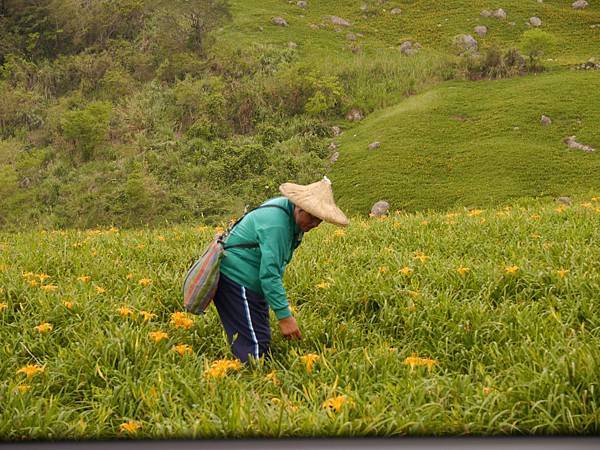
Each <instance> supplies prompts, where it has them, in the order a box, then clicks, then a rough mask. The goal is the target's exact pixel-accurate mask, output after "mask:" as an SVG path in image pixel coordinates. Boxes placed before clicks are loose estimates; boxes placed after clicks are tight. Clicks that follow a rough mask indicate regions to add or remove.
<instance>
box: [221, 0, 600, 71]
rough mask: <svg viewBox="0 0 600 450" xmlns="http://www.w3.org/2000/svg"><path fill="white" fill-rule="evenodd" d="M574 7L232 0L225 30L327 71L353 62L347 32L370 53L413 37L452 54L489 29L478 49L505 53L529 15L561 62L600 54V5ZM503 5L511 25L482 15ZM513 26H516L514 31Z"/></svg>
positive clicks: (432, 0)
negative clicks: (290, 48)
mask: <svg viewBox="0 0 600 450" xmlns="http://www.w3.org/2000/svg"><path fill="white" fill-rule="evenodd" d="M570 3H571V2H565V1H563V0H546V1H544V3H541V4H540V3H537V1H535V0H527V1H523V0H506V1H504V2H502V3H501V5H500V4H497V3H494V2H490V1H465V0H449V1H443V2H442V1H439V0H423V1H418V0H414V1H398V0H392V1H390V2H387V3H385V4H383V5H379V3H378V2H376V1H370V2H368V1H365V2H357V1H354V0H338V1H331V0H329V1H312V2H310V1H309V7H308V8H307V9H301V8H298V7H297V6H296V2H295V1H294V2H291V3H288V2H287V1H285V0H260V1H257V0H250V1H248V0H231V2H230V4H231V9H232V14H233V21H232V23H231V24H229V25H227V26H226V27H225V28H224V29H223V30H222V31H221V37H222V38H225V40H226V41H228V42H230V43H234V42H235V43H236V44H238V45H251V44H253V43H279V44H286V43H287V42H289V41H294V42H296V43H297V44H298V45H299V48H300V51H301V52H302V54H303V56H304V58H306V59H309V60H311V61H313V62H314V63H316V64H323V65H327V64H331V63H332V61H335V60H336V59H337V58H340V59H342V60H344V59H348V58H350V57H351V55H352V54H351V53H350V52H349V51H345V52H343V53H342V54H340V53H339V52H340V50H342V49H344V48H345V47H346V43H347V41H346V38H345V36H346V32H347V31H352V32H355V33H362V34H363V35H364V37H363V38H359V39H358V42H359V43H360V44H361V45H362V46H363V47H364V49H365V51H367V52H369V51H373V50H376V49H382V48H383V49H389V48H390V47H394V46H397V45H399V44H400V43H401V42H402V41H404V40H406V39H415V40H417V41H418V42H420V43H421V44H422V45H424V46H425V47H428V48H432V49H436V50H438V51H440V52H446V51H449V50H450V47H451V42H452V38H453V36H455V35H457V34H461V33H470V34H473V28H474V27H475V26H476V25H486V26H487V27H488V29H489V31H488V35H487V36H486V37H485V38H483V39H480V43H481V45H484V46H485V45H489V44H494V43H495V44H498V45H500V46H502V47H508V46H514V45H516V44H517V43H518V41H519V39H520V36H521V34H522V33H523V31H525V30H527V29H529V28H530V27H529V26H528V25H527V21H528V19H529V17H531V16H534V15H537V16H538V17H540V18H541V19H542V21H543V25H542V29H544V30H546V31H549V32H551V33H552V34H554V35H555V36H556V37H557V46H558V47H559V48H560V51H558V52H556V55H553V56H554V57H555V58H556V60H557V61H559V62H560V63H573V62H578V61H584V60H587V58H589V57H591V56H594V55H595V56H600V54H598V52H599V51H600V49H599V48H598V39H599V38H600V28H598V27H596V28H590V25H595V24H600V6H598V5H592V6H589V7H588V8H587V9H585V10H582V11H576V10H573V9H572V8H571V6H570ZM362 4H369V6H370V9H369V12H368V14H366V15H365V14H363V12H361V10H360V6H361V5H362ZM394 7H400V8H401V9H402V14H400V15H392V14H390V13H389V11H390V10H391V9H392V8H394ZM499 7H502V8H503V9H504V10H505V11H506V12H507V14H508V18H507V20H505V21H500V20H498V19H495V18H486V17H481V16H480V12H481V11H482V10H483V9H488V10H494V9H496V8H499ZM384 10H385V12H384ZM328 15H337V16H340V17H343V18H345V19H347V20H349V21H350V22H351V23H352V26H351V27H349V28H344V27H342V28H343V30H342V32H339V33H336V32H335V28H336V27H334V26H333V25H332V24H331V23H330V22H329V21H328V20H327V19H326V16H328ZM274 16H281V17H284V18H285V19H286V20H287V21H288V23H289V27H277V26H275V25H272V24H271V23H270V20H271V18H272V17H274ZM511 22H514V23H515V24H514V25H511ZM310 24H317V25H320V28H319V29H318V30H314V29H311V28H310V26H309V25H310ZM438 24H439V25H440V26H438ZM260 27H262V28H263V29H262V31H261V29H260Z"/></svg>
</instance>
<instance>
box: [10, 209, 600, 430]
mask: <svg viewBox="0 0 600 450" xmlns="http://www.w3.org/2000/svg"><path fill="white" fill-rule="evenodd" d="M598 230H600V198H599V197H596V198H586V199H585V202H582V203H579V202H578V203H577V204H576V205H574V206H573V207H571V208H566V209H565V210H562V209H558V210H557V209H555V206H554V205H553V204H552V202H531V203H529V204H526V205H525V204H524V207H513V208H508V209H502V210H487V211H477V212H470V213H466V212H464V211H463V212H459V213H457V214H452V215H445V214H439V213H436V214H421V213H419V214H411V215H398V216H393V217H392V218H389V219H386V220H364V219H362V220H361V219H359V218H354V219H353V220H352V223H351V225H350V227H349V228H348V229H346V230H335V229H334V227H333V226H331V225H323V226H321V227H319V228H317V229H316V230H314V231H311V232H310V233H309V234H307V235H306V236H305V241H304V242H303V244H302V246H301V247H300V248H299V249H298V251H297V254H296V255H295V257H294V260H293V261H292V263H291V264H290V266H289V268H288V271H287V273H286V279H285V284H286V286H287V287H288V294H289V298H290V301H291V303H292V305H293V306H294V307H295V309H296V311H297V312H296V317H297V319H298V322H299V325H300V327H301V330H302V331H303V334H304V340H302V341H301V342H287V341H285V340H284V339H282V338H281V336H280V334H279V332H278V331H277V325H276V323H275V322H274V321H273V323H272V327H273V329H274V331H273V350H274V353H275V357H274V358H273V360H272V361H270V362H268V363H266V364H265V367H263V368H262V369H257V370H250V369H247V370H242V371H240V372H234V373H231V374H229V375H228V376H226V377H224V378H222V379H212V378H210V377H208V376H207V375H206V373H205V370H206V369H207V368H208V366H209V365H210V364H211V363H212V362H213V361H214V360H216V359H220V358H224V357H229V356H230V354H229V350H228V349H227V346H226V344H225V342H224V339H223V338H222V335H221V327H220V325H219V320H218V317H217V314H216V312H215V310H214V308H213V307H212V306H211V308H210V310H209V311H208V313H207V314H206V315H205V316H204V317H199V318H196V320H195V323H194V325H193V327H192V328H191V329H189V330H185V329H181V328H179V329H177V328H174V326H173V324H172V323H171V314H172V313H173V312H174V311H178V310H181V294H180V292H181V291H180V287H181V280H182V278H181V277H182V276H183V273H184V271H185V268H186V266H187V261H188V259H189V258H191V257H193V256H195V255H197V252H198V251H199V250H200V248H201V247H202V246H203V245H204V244H205V243H206V242H208V241H209V239H210V238H211V236H212V234H213V232H214V231H213V229H212V228H207V227H204V228H203V229H202V230H201V231H199V230H198V228H191V227H175V228H168V229H162V230H138V231H120V232H119V231H108V230H102V231H100V230H89V231H76V230H70V231H68V232H51V233H39V232H33V231H27V232H23V233H15V234H6V233H0V250H1V251H0V304H2V306H0V341H1V342H3V345H2V346H0V404H2V406H3V408H0V439H19V438H22V437H26V438H29V439H31V438H54V439H60V438H94V437H95V438H98V437H105V438H111V437H116V436H122V435H123V434H125V433H120V432H119V426H120V425H121V424H122V423H124V422H126V421H130V420H134V421H136V422H139V424H140V425H141V429H139V430H138V432H137V434H136V435H137V436H138V437H153V438H158V437H163V438H165V437H186V436H187V437H191V436H195V437H242V436H245V437H249V436H273V437H277V436H279V437H282V436H314V435H320V436H335V435H343V436H360V435H388V436H389V435H398V434H423V433H426V434H431V433H439V434H445V433H452V434H462V433H469V434H480V433H484V434H493V433H500V434H510V433H536V434H537V433H542V434H550V433H569V434H571V433H596V434H597V433H598V432H599V431H600V416H599V415H598V406H599V404H600V394H599V393H600V390H599V385H598V370H600V366H599V362H600V334H599V331H600V317H599V309H598V306H599V304H598V295H597V293H598V289H600V248H599V247H598V246H593V245H589V243H590V242H594V241H597V240H598V233H599V231H598ZM33 247H35V249H36V251H35V252H32V251H30V250H31V248H33ZM513 266H516V268H514V267H513ZM507 267H510V268H512V269H511V270H512V271H513V273H509V272H508V271H507ZM459 268H462V269H461V270H462V274H461V272H459V271H458V269H459ZM27 272H33V273H32V274H30V275H27ZM41 273H44V274H46V275H47V276H48V277H49V278H46V279H44V280H43V284H44V285H46V286H49V285H53V286H56V290H46V291H44V290H43V289H41V288H40V285H39V281H40V280H41V277H39V276H38V275H39V274H41ZM82 275H86V276H89V277H90V279H89V280H87V279H81V278H79V277H81V276H82ZM144 278H146V279H149V280H151V281H150V284H148V285H146V286H144V285H142V284H141V283H140V280H142V279H144ZM30 282H31V283H30ZM32 284H33V285H32ZM97 287H102V288H104V289H105V292H98V290H97V289H96V288H97ZM64 301H70V302H72V305H70V306H71V309H68V308H67V307H66V306H65V304H64V303H63V302H64ZM120 307H127V308H130V310H131V311H132V313H131V315H129V316H127V315H126V314H127V310H125V312H124V311H123V310H121V312H120V311H119V308H120ZM141 311H148V312H151V313H153V314H156V316H155V317H153V318H151V319H149V320H144V318H143V317H142V316H141V314H140V312H141ZM123 314H125V315H123ZM43 322H48V323H50V324H52V326H53V329H52V330H51V331H48V332H46V333H40V332H38V331H36V330H35V328H34V327H36V326H38V325H39V324H40V323H43ZM155 331H164V332H166V333H167V334H168V336H167V337H166V338H165V339H164V340H162V341H161V342H159V343H154V342H153V341H152V340H151V339H150V336H149V333H150V332H155ZM175 344H187V345H189V346H191V348H192V352H191V354H189V355H185V356H183V357H182V356H180V355H178V354H176V353H175V352H174V351H173V346H174V345H175ZM309 353H314V354H316V355H317V356H318V360H317V361H316V362H315V365H314V370H313V371H312V372H310V373H308V372H307V370H306V369H305V366H304V364H303V362H302V359H301V357H302V356H303V355H306V354H309ZM413 354H415V355H417V356H419V357H422V358H431V359H432V360H434V361H435V364H434V365H433V366H432V368H431V370H427V369H426V368H424V367H416V368H414V369H411V368H410V367H408V366H407V364H406V358H407V357H410V356H411V355H413ZM34 363H37V364H39V365H42V366H44V367H45V370H44V373H42V374H39V375H36V376H34V377H32V378H29V379H27V378H25V376H24V375H23V374H19V373H16V372H17V370H18V369H19V368H21V367H23V366H25V365H26V364H34ZM270 371H274V372H275V374H276V380H277V381H274V380H273V378H271V379H269V378H267V374H268V373H269V372H270ZM19 386H20V387H19ZM20 389H21V391H20ZM338 395H345V396H347V399H348V400H349V401H350V402H348V403H347V404H345V405H343V407H342V408H341V410H340V411H339V412H337V413H336V412H329V413H328V412H327V411H326V410H324V408H323V407H322V403H323V402H324V401H326V400H327V399H328V398H331V397H335V396H338Z"/></svg>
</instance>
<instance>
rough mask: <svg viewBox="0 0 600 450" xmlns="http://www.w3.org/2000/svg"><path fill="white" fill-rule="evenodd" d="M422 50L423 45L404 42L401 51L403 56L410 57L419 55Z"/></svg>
mask: <svg viewBox="0 0 600 450" xmlns="http://www.w3.org/2000/svg"><path fill="white" fill-rule="evenodd" d="M420 48H421V44H419V43H418V42H412V41H404V42H403V43H402V44H400V47H399V50H400V53H402V54H403V55H406V56H410V55H414V54H415V53H417V52H418V51H419V49H420Z"/></svg>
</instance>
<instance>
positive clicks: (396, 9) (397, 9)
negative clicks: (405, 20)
mask: <svg viewBox="0 0 600 450" xmlns="http://www.w3.org/2000/svg"><path fill="white" fill-rule="evenodd" d="M401 13H402V10H401V9H400V8H392V9H391V11H390V14H395V15H396V14H401Z"/></svg>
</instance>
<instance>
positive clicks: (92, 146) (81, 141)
mask: <svg viewBox="0 0 600 450" xmlns="http://www.w3.org/2000/svg"><path fill="white" fill-rule="evenodd" d="M111 109H112V107H111V104H110V103H107V102H93V103H90V104H89V105H87V106H86V107H85V108H83V109H80V110H76V111H68V112H66V113H65V114H64V115H63V118H62V121H61V125H62V132H63V136H64V138H65V139H66V140H67V141H69V142H70V143H71V144H72V145H73V146H74V150H75V151H76V153H77V154H78V155H79V156H80V157H81V158H82V159H83V160H84V161H88V160H89V159H91V158H92V157H93V156H94V151H95V150H96V149H97V147H98V146H99V145H100V144H101V143H102V142H103V141H104V140H105V139H106V136H107V133H108V125H109V121H110V114H111Z"/></svg>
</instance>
